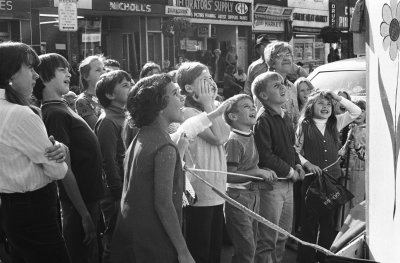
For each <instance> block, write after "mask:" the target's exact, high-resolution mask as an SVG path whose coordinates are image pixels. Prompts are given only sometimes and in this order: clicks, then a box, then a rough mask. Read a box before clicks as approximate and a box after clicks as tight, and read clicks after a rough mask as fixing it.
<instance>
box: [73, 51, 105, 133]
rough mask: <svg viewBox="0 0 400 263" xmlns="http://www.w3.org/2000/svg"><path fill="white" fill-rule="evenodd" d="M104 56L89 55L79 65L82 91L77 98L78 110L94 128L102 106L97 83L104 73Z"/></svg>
mask: <svg viewBox="0 0 400 263" xmlns="http://www.w3.org/2000/svg"><path fill="white" fill-rule="evenodd" d="M103 61H104V57H103V56H101V55H94V56H89V57H87V58H85V59H84V60H82V62H81V64H80V65H79V73H80V87H81V90H82V93H81V94H79V96H78V98H77V99H76V102H75V105H76V112H77V113H78V114H79V115H80V116H81V117H82V118H83V119H84V120H85V121H86V122H87V124H89V126H90V128H92V129H94V125H95V124H96V122H97V119H98V118H99V116H100V114H101V112H102V108H101V105H100V104H99V100H98V99H97V97H96V83H97V81H98V80H99V78H100V76H101V75H102V74H104V73H105V72H106V71H105V68H104V63H103Z"/></svg>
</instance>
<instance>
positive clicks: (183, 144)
mask: <svg viewBox="0 0 400 263" xmlns="http://www.w3.org/2000/svg"><path fill="white" fill-rule="evenodd" d="M189 143H190V140H189V138H188V137H187V135H186V133H184V132H182V133H181V135H180V137H179V139H178V142H177V143H176V145H177V147H178V151H179V154H180V156H181V158H183V155H184V154H185V151H186V149H187V147H188V146H189Z"/></svg>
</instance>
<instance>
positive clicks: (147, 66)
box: [139, 62, 161, 78]
mask: <svg viewBox="0 0 400 263" xmlns="http://www.w3.org/2000/svg"><path fill="white" fill-rule="evenodd" d="M153 69H158V72H161V67H160V65H158V64H156V63H154V62H147V63H146V64H144V66H143V68H142V70H141V71H140V74H139V78H144V77H147V74H149V72H151V71H153Z"/></svg>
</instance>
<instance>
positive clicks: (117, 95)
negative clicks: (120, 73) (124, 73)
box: [112, 79, 131, 106]
mask: <svg viewBox="0 0 400 263" xmlns="http://www.w3.org/2000/svg"><path fill="white" fill-rule="evenodd" d="M130 89H131V82H130V81H128V80H127V79H124V80H123V81H122V82H121V83H118V84H117V85H115V88H114V91H113V94H112V95H113V100H114V101H115V102H116V103H118V104H119V105H123V106H125V105H126V102H127V100H128V93H129V90H130Z"/></svg>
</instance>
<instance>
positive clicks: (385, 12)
mask: <svg viewBox="0 0 400 263" xmlns="http://www.w3.org/2000/svg"><path fill="white" fill-rule="evenodd" d="M382 18H383V21H385V22H386V24H388V25H390V22H391V21H392V18H393V17H392V10H391V9H390V6H389V5H388V4H384V5H383V7H382Z"/></svg>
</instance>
